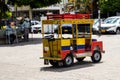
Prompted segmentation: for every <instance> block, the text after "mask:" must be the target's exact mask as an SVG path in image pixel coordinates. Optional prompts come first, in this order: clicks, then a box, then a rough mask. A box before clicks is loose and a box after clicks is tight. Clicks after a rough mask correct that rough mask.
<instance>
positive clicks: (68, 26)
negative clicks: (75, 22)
mask: <svg viewBox="0 0 120 80" xmlns="http://www.w3.org/2000/svg"><path fill="white" fill-rule="evenodd" d="M55 32H56V33H57V32H58V30H57V29H56V30H55ZM62 33H63V34H64V33H72V24H63V25H62Z"/></svg>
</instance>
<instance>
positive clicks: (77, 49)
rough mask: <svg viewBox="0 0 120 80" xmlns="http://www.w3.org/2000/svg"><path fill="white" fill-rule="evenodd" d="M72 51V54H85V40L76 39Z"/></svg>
mask: <svg viewBox="0 0 120 80" xmlns="http://www.w3.org/2000/svg"><path fill="white" fill-rule="evenodd" d="M73 50H74V53H76V54H78V53H79V54H80V53H84V52H85V38H78V39H76V40H73Z"/></svg>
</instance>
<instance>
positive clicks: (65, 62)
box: [63, 55, 73, 67]
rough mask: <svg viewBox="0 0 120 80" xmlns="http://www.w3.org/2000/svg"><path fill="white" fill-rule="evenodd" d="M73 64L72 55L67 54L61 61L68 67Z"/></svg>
mask: <svg viewBox="0 0 120 80" xmlns="http://www.w3.org/2000/svg"><path fill="white" fill-rule="evenodd" d="M72 64H73V56H72V55H67V56H66V58H65V59H64V61H63V65H64V66H66V67H68V66H71V65H72Z"/></svg>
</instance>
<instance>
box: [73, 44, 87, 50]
mask: <svg viewBox="0 0 120 80" xmlns="http://www.w3.org/2000/svg"><path fill="white" fill-rule="evenodd" d="M78 49H85V45H75V46H74V50H78Z"/></svg>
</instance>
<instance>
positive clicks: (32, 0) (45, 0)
mask: <svg viewBox="0 0 120 80" xmlns="http://www.w3.org/2000/svg"><path fill="white" fill-rule="evenodd" d="M60 2H61V0H9V1H8V4H10V5H17V6H19V7H21V6H23V5H24V6H30V11H29V12H31V13H32V9H33V8H41V7H46V6H50V5H53V4H56V3H60Z"/></svg>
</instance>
